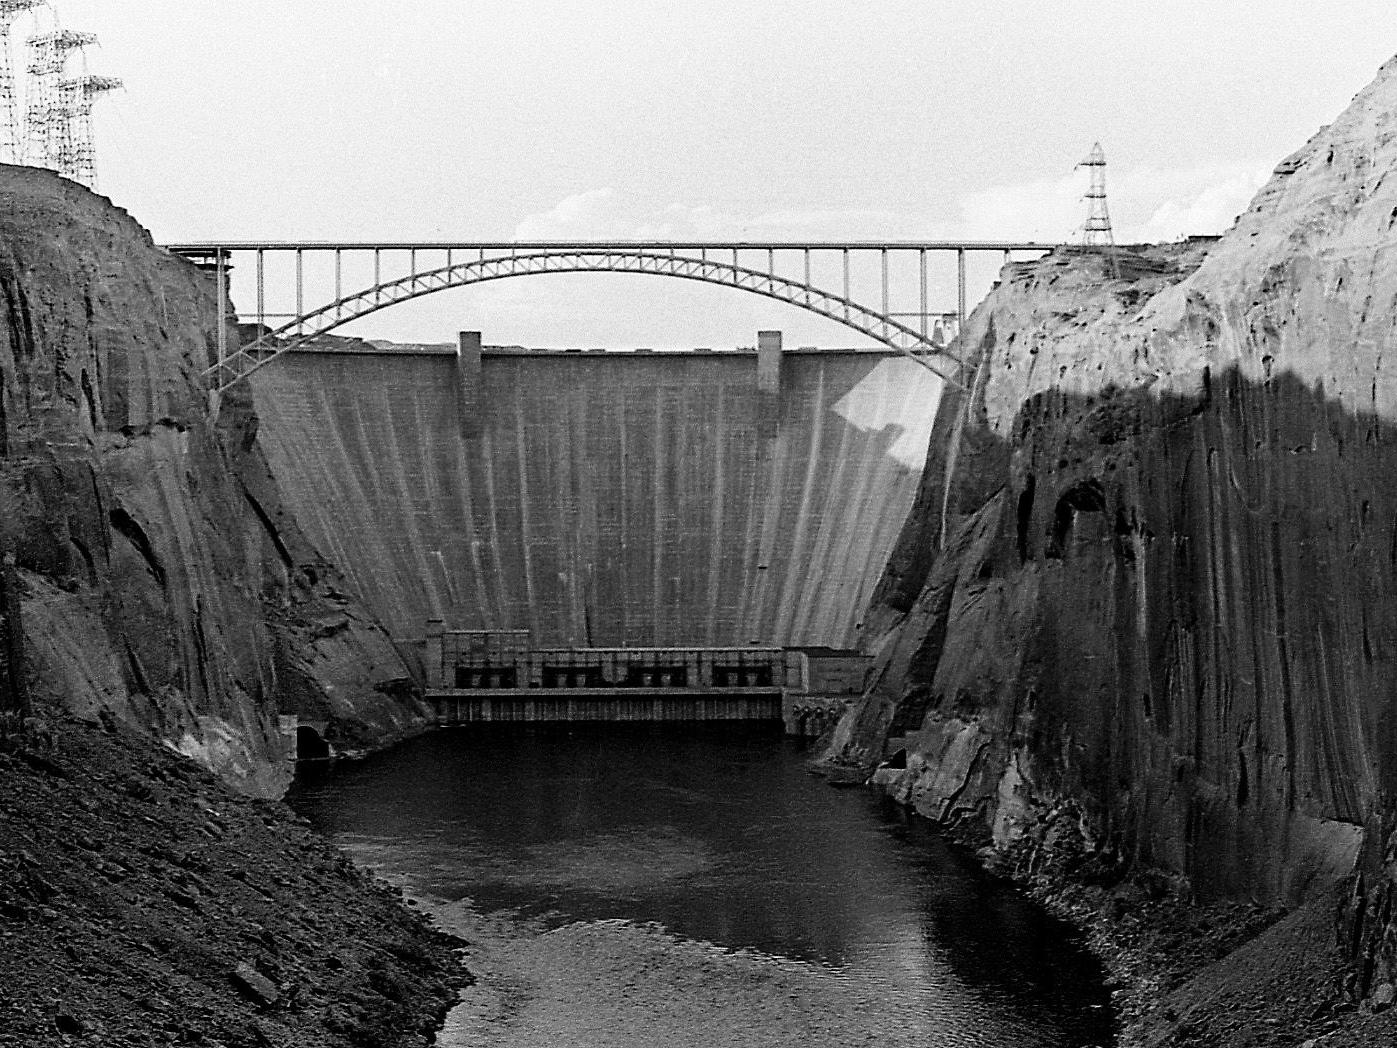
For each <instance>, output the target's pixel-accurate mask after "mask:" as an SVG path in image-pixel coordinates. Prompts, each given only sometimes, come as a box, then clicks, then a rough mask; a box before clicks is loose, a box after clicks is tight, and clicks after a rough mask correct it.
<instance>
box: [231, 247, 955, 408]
mask: <svg viewBox="0 0 1397 1048" xmlns="http://www.w3.org/2000/svg"><path fill="white" fill-rule="evenodd" d="M220 257H221V256H220ZM545 273H647V274H651V275H654V276H665V277H674V278H679V279H684V280H693V281H699V282H702V283H707V284H715V285H718V286H720V287H729V288H734V289H737V290H740V291H746V292H749V293H753V294H757V295H762V296H764V297H766V298H771V299H775V300H776V301H779V302H784V303H786V304H788V305H792V306H795V307H797V308H800V309H805V310H808V311H809V312H812V313H816V314H818V315H820V316H823V317H826V318H827V319H830V320H834V321H836V322H837V323H840V324H843V325H844V326H846V327H849V328H851V329H853V330H854V331H857V332H859V333H860V334H863V335H865V336H867V337H868V338H871V339H873V340H874V341H876V342H879V343H882V344H883V345H885V346H888V347H889V348H891V349H894V350H897V351H899V352H901V353H903V354H905V355H907V356H909V357H911V358H912V359H914V360H916V361H917V362H918V363H919V364H921V365H922V366H923V367H925V368H927V369H928V370H930V371H932V372H934V373H935V374H936V375H938V376H939V377H940V378H941V379H943V380H944V381H947V382H951V383H954V384H957V385H959V384H960V381H959V370H960V367H961V365H962V364H963V361H962V360H961V359H960V358H959V357H957V356H956V355H955V354H953V353H952V352H951V351H950V350H949V349H948V348H947V344H946V340H945V337H944V335H943V337H942V340H941V341H937V340H936V333H935V332H934V331H933V332H928V333H927V334H923V333H921V332H920V331H918V330H917V329H915V328H913V327H910V326H909V325H907V324H904V323H902V322H901V321H899V320H897V319H896V318H895V317H893V316H890V315H888V314H887V313H885V312H883V311H880V310H878V309H876V308H873V307H871V306H868V305H865V304H863V303H861V302H859V301H857V300H855V299H853V298H852V297H849V296H848V295H847V294H844V295H840V294H835V293H833V292H830V291H827V290H825V289H823V288H821V287H819V286H817V285H815V284H812V283H809V282H805V281H800V280H794V279H791V278H787V277H782V276H779V275H777V274H775V273H773V272H764V271H762V270H759V269H753V268H750V267H748V266H744V265H740V264H738V262H737V261H736V260H734V261H732V262H726V261H720V260H718V259H714V258H709V257H707V253H706V252H704V253H703V254H702V255H700V256H699V257H694V256H693V255H690V254H678V253H677V252H675V251H672V250H671V251H663V250H646V249H624V250H621V249H614V248H595V249H574V250H537V251H533V250H531V251H527V252H525V253H510V254H507V255H496V256H493V257H486V258H480V259H475V260H472V261H467V262H458V263H454V264H453V263H449V264H447V265H445V266H438V267H436V268H432V269H425V270H421V271H417V270H416V269H415V267H414V272H412V273H409V274H408V275H407V276H403V277H399V278H396V279H393V280H388V281H382V282H379V283H375V284H373V285H371V286H369V287H366V288H364V289H363V290H361V291H357V292H354V293H352V294H349V295H343V296H342V297H339V298H337V299H335V300H334V301H331V302H329V303H326V304H325V305H323V306H319V307H317V308H314V309H311V310H308V311H306V312H304V313H300V314H299V315H297V316H296V317H294V318H293V319H291V320H289V321H288V322H287V323H284V324H282V325H281V326H280V327H277V328H275V329H273V330H263V332H262V333H261V335H260V336H259V337H258V338H257V339H256V340H255V341H253V342H250V343H248V344H247V345H244V346H241V347H239V348H238V349H237V350H236V351H234V352H233V353H231V354H228V355H227V356H225V357H223V358H222V359H220V360H219V362H218V363H217V364H215V365H213V366H212V367H211V368H209V369H208V370H207V371H206V372H205V373H204V376H205V378H206V379H207V380H208V381H209V384H210V385H211V386H212V387H213V388H214V389H215V390H217V391H219V392H223V391H225V390H227V389H228V388H229V387H231V386H233V385H235V384H236V383H238V382H240V381H242V380H243V379H245V378H246V377H247V376H248V375H250V374H252V373H253V372H254V371H256V370H258V369H259V368H262V367H265V366H266V365H267V364H270V363H271V362H272V361H274V360H275V359H277V358H278V357H280V356H281V355H283V354H284V353H287V352H290V351H292V350H294V349H296V348H298V347H299V346H302V345H305V344H306V343H308V342H310V341H312V340H314V339H316V338H318V337H320V336H321V335H325V334H328V333H330V332H331V331H334V330H335V329H336V328H339V327H341V326H342V325H344V324H348V323H350V322H352V321H355V320H358V319H361V318H363V317H366V316H369V315H370V314H373V313H377V312H378V311H380V310H383V309H387V308H389V307H390V306H394V305H398V304H400V303H403V302H407V301H410V300H412V299H417V298H422V297H424V296H426V295H431V294H436V293H437V292H440V291H447V290H450V289H452V288H459V287H469V286H471V285H474V284H480V283H485V282H487V281H493V280H503V279H507V278H510V277H521V276H533V275H538V274H545ZM955 316H956V314H944V315H942V317H943V320H950V319H951V318H953V317H955Z"/></svg>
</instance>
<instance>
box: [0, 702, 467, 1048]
mask: <svg viewBox="0 0 1397 1048" xmlns="http://www.w3.org/2000/svg"><path fill="white" fill-rule="evenodd" d="M457 946H459V943H458V942H456V941H455V940H454V939H451V938H450V937H448V936H446V935H444V934H443V933H441V932H438V931H435V930H433V929H431V928H430V927H428V925H427V924H426V922H425V921H424V920H423V919H422V918H421V917H420V916H418V915H417V914H415V913H413V912H411V911H410V910H408V909H407V908H406V907H405V906H404V905H403V903H402V900H401V898H400V897H399V896H398V894H397V893H396V892H394V891H391V890H389V889H387V888H386V887H384V886H383V885H381V884H375V883H373V882H372V881H371V880H370V878H369V877H368V876H367V875H365V874H363V873H361V872H360V871H358V870H357V869H355V867H354V866H353V865H352V864H351V863H350V861H349V859H348V858H347V857H346V856H345V855H343V853H341V852H340V851H339V850H337V849H336V848H335V847H334V846H332V845H331V844H329V843H328V842H327V841H325V840H323V839H322V838H321V837H319V836H317V835H315V834H314V833H312V832H311V831H310V830H308V829H306V828H305V826H304V825H303V824H302V821H301V820H299V819H298V818H297V817H296V816H294V815H292V814H291V812H290V811H289V810H288V809H286V808H285V807H283V806H282V805H280V804H277V803H269V802H264V801H254V800H250V799H248V798H246V797H243V796H241V795H239V794H236V793H234V792H233V791H232V790H230V789H229V788H228V787H226V786H224V785H223V784H222V783H221V782H220V781H219V780H217V779H215V778H214V777H213V776H212V775H210V774H209V773H207V772H206V771H204V770H203V769H202V768H200V767H199V766H197V765H195V764H193V763H192V762H190V761H188V760H186V759H184V758H182V757H180V756H178V755H176V754H174V753H172V752H169V751H166V750H163V749H160V748H158V747H157V746H155V745H154V744H152V743H150V742H148V741H146V740H144V739H140V738H138V737H135V736H133V735H131V734H129V733H128V732H126V731H125V730H124V729H121V728H119V727H117V726H115V725H111V724H109V725H107V726H106V728H105V729H104V728H100V727H96V726H93V725H90V724H86V723H83V722H78V721H67V722H64V723H62V724H60V725H56V726H55V728H54V729H53V730H49V731H44V732H42V733H39V734H38V735H36V734H35V733H33V732H31V733H30V735H29V736H28V737H27V738H25V739H23V740H15V739H10V740H0V1045H3V1046H7V1048H8V1046H14V1048H21V1046H22V1048H43V1046H47V1045H71V1044H77V1043H90V1044H100V1045H102V1046H104V1048H137V1046H140V1048H145V1046H148V1045H162V1044H189V1045H202V1046H206V1048H267V1046H277V1048H312V1046H314V1048H339V1046H346V1048H348V1046H354V1048H421V1046H425V1045H427V1044H429V1043H430V1042H431V1035H432V1032H433V1031H434V1030H435V1029H436V1027H437V1026H438V1024H439V1023H440V1021H441V1019H442V1017H443V1016H444V1015H445V1013H446V1010H447V1009H448V1008H449V1007H450V1005H451V1004H452V1003H453V1002H454V1001H455V999H456V996H457V993H456V989H455V987H458V986H460V985H463V984H464V983H465V982H467V981H468V979H469V976H468V975H467V974H466V972H465V971H464V969H463V968H462V967H461V966H460V963H459V961H458V959H457V958H456V956H455V954H454V952H453V951H454V949H455V948H456V947H457Z"/></svg>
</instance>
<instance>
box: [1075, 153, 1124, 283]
mask: <svg viewBox="0 0 1397 1048" xmlns="http://www.w3.org/2000/svg"><path fill="white" fill-rule="evenodd" d="M1077 167H1085V168H1088V169H1089V170H1090V171H1091V188H1090V189H1088V190H1087V195H1086V201H1087V224H1086V225H1085V226H1083V227H1082V243H1083V244H1084V245H1085V246H1087V247H1104V248H1105V249H1106V257H1107V258H1108V259H1109V261H1110V265H1111V275H1112V276H1120V269H1119V267H1118V266H1117V264H1116V237H1115V234H1114V233H1112V232H1111V212H1110V211H1109V210H1108V209H1107V207H1106V153H1105V151H1103V150H1102V148H1101V143H1100V142H1095V143H1093V144H1092V147H1091V152H1090V153H1088V154H1087V157H1086V159H1085V160H1083V161H1082V162H1081V163H1080V164H1078V165H1077ZM1074 170H1075V168H1074Z"/></svg>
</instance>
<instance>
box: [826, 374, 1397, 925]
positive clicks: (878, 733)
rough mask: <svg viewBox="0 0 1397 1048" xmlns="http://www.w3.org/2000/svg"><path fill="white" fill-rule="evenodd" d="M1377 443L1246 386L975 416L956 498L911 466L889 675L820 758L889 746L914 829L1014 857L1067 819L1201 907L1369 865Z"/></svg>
mask: <svg viewBox="0 0 1397 1048" xmlns="http://www.w3.org/2000/svg"><path fill="white" fill-rule="evenodd" d="M949 406H950V405H949V404H948V407H949ZM948 414H949V412H948ZM1394 436H1397V434H1395V433H1394V431H1393V428H1392V425H1391V423H1387V422H1384V421H1383V420H1382V419H1380V418H1378V417H1376V416H1374V415H1370V414H1356V413H1353V412H1351V411H1349V410H1346V409H1345V408H1343V407H1341V406H1340V405H1338V404H1336V403H1335V402H1334V401H1333V400H1331V399H1330V398H1328V397H1327V396H1326V395H1325V392H1324V390H1323V388H1309V387H1307V386H1305V385H1304V384H1302V383H1301V382H1299V381H1298V380H1296V379H1295V378H1293V377H1291V376H1288V375H1279V376H1276V377H1274V378H1272V379H1269V380H1266V381H1253V380H1251V379H1248V378H1246V377H1244V376H1243V375H1241V374H1240V373H1239V372H1238V371H1236V370H1229V371H1228V372H1226V373H1223V374H1220V375H1215V376H1211V377H1209V376H1206V375H1205V381H1204V384H1203V392H1202V394H1201V395H1200V396H1198V397H1179V396H1174V395H1162V396H1156V395H1153V394H1151V393H1150V392H1148V391H1147V390H1142V389H1132V390H1126V391H1113V390H1108V391H1107V392H1106V393H1105V394H1104V395H1102V396H1097V397H1091V396H1078V395H1068V394H1064V393H1061V392H1058V391H1048V392H1046V393H1043V394H1041V395H1039V396H1036V397H1034V398H1033V399H1031V400H1029V401H1028V402H1026V403H1025V404H1024V405H1023V407H1022V409H1021V410H1020V412H1019V415H1018V417H1017V419H1016V420H1015V423H1014V426H1013V428H1012V432H1011V433H1010V434H1009V435H1008V437H1007V438H1001V437H999V436H997V435H995V434H994V433H992V432H991V431H990V430H989V429H988V428H987V427H985V426H983V425H981V426H973V425H972V426H971V427H968V429H967V432H966V433H965V434H964V437H963V442H962V444H961V446H960V448H959V449H958V452H959V453H958V456H957V461H958V465H952V466H951V467H949V468H950V469H951V482H950V484H949V485H947V484H945V482H944V476H945V472H944V470H945V469H946V468H947V467H946V466H944V465H942V466H941V467H940V468H938V466H937V463H936V462H935V461H933V463H932V465H931V466H930V467H929V468H928V471H927V474H926V478H925V479H924V482H923V490H922V494H921V496H919V500H918V507H917V509H916V510H914V516H913V519H912V520H911V521H909V524H908V526H907V529H906V530H905V531H904V535H903V539H902V543H901V545H900V548H899V550H898V552H897V554H895V556H894V566H895V567H896V566H898V565H901V568H902V570H901V571H900V573H899V572H893V573H891V574H890V576H889V578H887V579H885V580H884V585H883V586H882V587H881V588H880V598H881V605H882V606H881V607H880V608H879V609H877V610H876V612H875V615H881V616H883V621H884V623H887V622H889V621H895V625H893V626H892V628H891V630H890V632H889V633H888V635H887V637H886V640H885V643H884V646H883V649H882V651H881V655H880V661H879V667H878V677H877V680H876V683H875V685H874V686H873V688H872V689H871V690H870V692H869V693H868V694H867V695H866V696H865V697H864V699H863V700H862V701H861V703H860V704H859V705H858V707H856V709H855V710H854V711H853V712H852V713H851V714H850V716H849V717H848V718H846V720H845V723H844V724H843V725H841V730H840V731H839V732H838V734H837V736H836V743H835V749H834V751H833V752H832V756H833V757H834V758H835V759H837V760H843V761H848V762H853V763H863V764H871V763H873V762H875V761H876V760H878V759H879V758H881V757H882V756H883V755H884V752H885V746H887V747H890V748H889V749H888V750H887V752H891V748H897V747H900V746H901V745H903V744H904V741H905V743H906V744H907V748H908V751H909V754H911V759H910V760H909V769H908V770H907V771H906V772H903V773H900V774H899V776H898V781H897V788H898V789H899V790H901V791H902V793H903V796H904V798H905V799H907V800H910V801H911V802H913V803H914V804H915V805H916V806H917V807H918V808H919V809H920V810H922V811H923V812H925V813H927V814H929V815H931V816H933V817H935V818H938V819H941V820H944V821H961V820H966V819H970V820H981V821H983V823H984V825H985V826H986V827H987V828H988V829H989V830H990V832H992V833H993V834H994V836H995V838H996V839H997V840H998V841H999V842H1000V843H1007V842H1010V841H1013V840H1014V839H1016V838H1018V837H1021V836H1024V835H1028V836H1032V835H1033V834H1034V833H1035V832H1040V831H1041V828H1042V826H1043V825H1044V824H1045V820H1048V821H1050V819H1049V817H1050V814H1051V813H1052V812H1053V810H1054V809H1055V808H1058V809H1060V808H1061V807H1062V806H1063V805H1064V804H1066V805H1068V806H1069V807H1071V808H1073V809H1078V808H1079V809H1080V811H1081V813H1082V815H1083V819H1082V825H1083V826H1084V827H1085V828H1086V833H1085V837H1086V838H1088V839H1089V840H1090V846H1091V847H1093V848H1096V849H1100V850H1101V852H1102V853H1104V854H1105V855H1106V856H1107V857H1109V858H1110V859H1111V860H1112V861H1113V862H1116V861H1126V862H1134V863H1138V864H1142V865H1146V866H1153V867H1160V868H1163V869H1165V870H1167V871H1171V872H1174V873H1177V874H1182V875H1184V876H1185V877H1187V878H1188V880H1189V882H1190V883H1191V885H1192V887H1193V889H1194V890H1195V891H1196V892H1197V893H1198V895H1199V896H1200V897H1204V898H1206V897H1211V896H1222V895H1227V896H1251V897H1254V898H1257V899H1259V900H1263V901H1278V900H1279V901H1293V900H1295V899H1298V898H1300V897H1302V896H1304V895H1305V894H1307V892H1308V891H1309V890H1310V889H1311V888H1312V887H1313V888H1318V887H1320V886H1322V885H1326V884H1329V883H1332V881H1333V880H1335V879H1337V878H1339V877H1341V876H1343V875H1344V874H1346V873H1348V872H1349V871H1350V870H1352V868H1353V867H1354V864H1355V862H1357V861H1359V860H1360V859H1362V860H1366V861H1364V862H1363V865H1364V866H1366V867H1368V868H1376V866H1377V865H1378V864H1379V862H1380V861H1381V855H1382V850H1383V843H1384V841H1385V840H1386V838H1387V835H1388V833H1389V832H1390V830H1391V822H1392V819H1391V815H1390V813H1389V811H1388V804H1389V798H1390V797H1391V796H1392V793H1393V788H1394V785H1397V725H1394V717H1393V709H1394V703H1393V698H1394V696H1393V690H1394V687H1397V684H1394V681H1397V621H1394V613H1393V609H1394V608H1395V607H1397V440H1394ZM933 454H934V455H943V456H944V455H945V454H946V451H945V450H944V449H942V450H940V451H936V450H934V452H933ZM943 505H944V507H945V515H944V520H945V526H946V539H945V543H944V548H943V549H942V550H941V551H940V552H939V553H938V552H937V551H936V544H937V534H938V532H939V529H940V527H941V521H942V519H943V517H942V507H943ZM913 593H915V594H916V595H915V597H914V598H913V599H911V600H909V599H908V595H909V594H913ZM904 736H905V737H906V738H905V739H904V738H903V737H904ZM889 739H894V740H896V741H894V742H892V743H889V741H888V740H889ZM1035 827H1037V828H1038V829H1037V830H1035ZM1365 849H1366V851H1365ZM1360 853H1363V854H1361V855H1360Z"/></svg>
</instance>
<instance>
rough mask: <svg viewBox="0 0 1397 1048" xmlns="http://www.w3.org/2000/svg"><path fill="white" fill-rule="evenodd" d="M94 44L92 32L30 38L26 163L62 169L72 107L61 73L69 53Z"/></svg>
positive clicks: (94, 38)
mask: <svg viewBox="0 0 1397 1048" xmlns="http://www.w3.org/2000/svg"><path fill="white" fill-rule="evenodd" d="M96 42H97V36H96V34H95V33H77V32H74V31H73V30H71V29H60V30H57V31H55V32H52V33H43V34H42V35H40V36H35V37H31V38H30V40H29V69H28V72H29V94H28V102H29V104H28V106H27V107H26V112H25V125H26V132H27V135H26V137H27V139H28V142H27V145H26V147H25V152H24V162H25V163H26V164H29V165H31V166H33V167H47V168H52V169H53V170H55V171H58V170H61V168H62V158H63V154H64V152H65V151H66V150H67V145H68V139H69V132H68V124H69V119H70V117H69V114H70V112H71V111H72V108H73V100H72V98H71V96H70V92H69V91H68V90H67V89H65V88H64V87H63V70H64V67H65V66H66V65H67V64H68V56H69V55H70V54H72V53H73V52H74V51H80V50H81V49H82V48H84V47H87V46H88V45H89V44H95V43H96Z"/></svg>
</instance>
